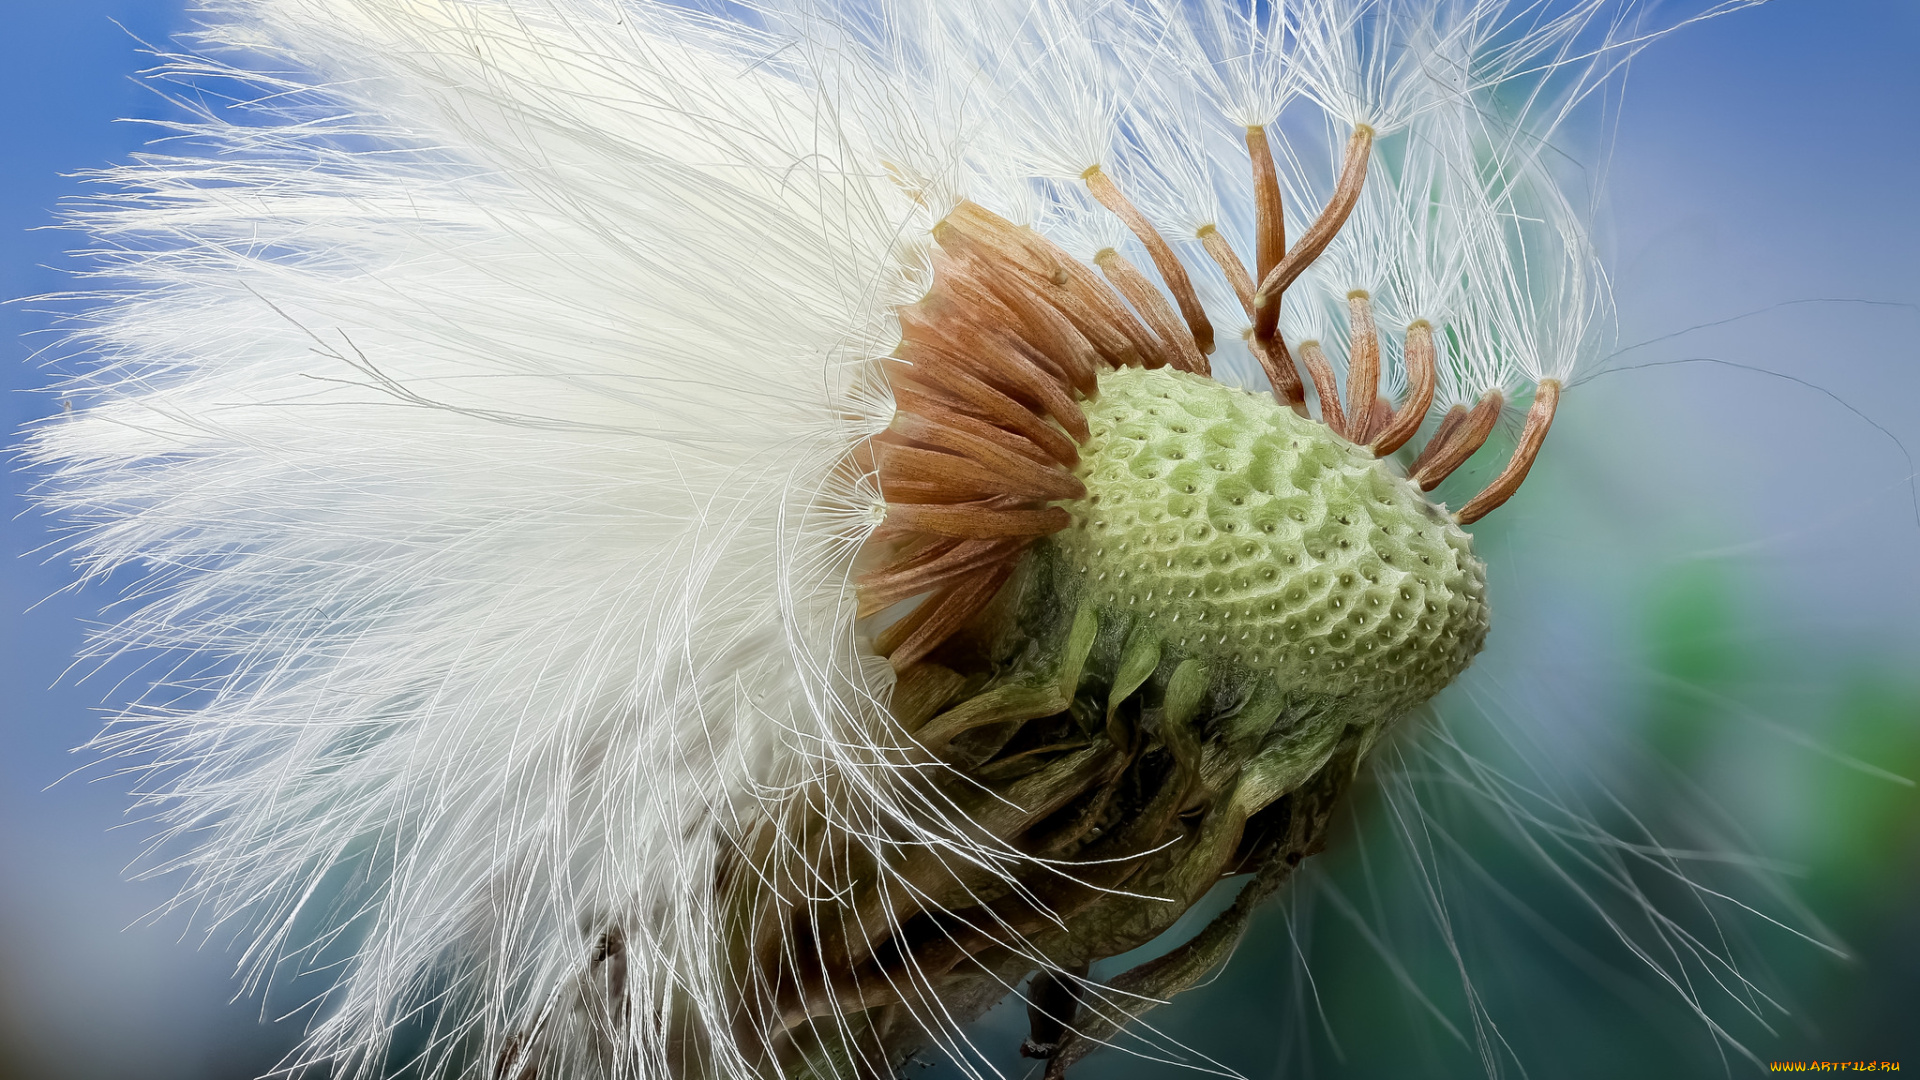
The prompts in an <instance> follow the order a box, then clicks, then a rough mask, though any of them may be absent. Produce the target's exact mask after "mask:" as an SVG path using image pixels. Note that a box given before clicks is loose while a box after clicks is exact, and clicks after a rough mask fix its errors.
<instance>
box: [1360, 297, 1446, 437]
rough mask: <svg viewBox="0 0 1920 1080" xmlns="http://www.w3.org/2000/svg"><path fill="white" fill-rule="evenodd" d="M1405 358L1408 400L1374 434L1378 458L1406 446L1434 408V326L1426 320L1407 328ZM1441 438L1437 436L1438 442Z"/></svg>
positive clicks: (1417, 321)
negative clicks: (1429, 411)
mask: <svg viewBox="0 0 1920 1080" xmlns="http://www.w3.org/2000/svg"><path fill="white" fill-rule="evenodd" d="M1406 358H1407V359H1406V367H1407V400H1406V403H1405V404H1404V405H1402V406H1400V408H1399V410H1398V411H1397V412H1395V413H1394V414H1393V419H1392V421H1390V422H1389V423H1387V424H1386V425H1385V426H1384V427H1382V428H1381V429H1380V430H1379V431H1377V432H1375V434H1374V436H1373V453H1374V456H1375V457H1386V456H1387V455H1388V454H1391V453H1393V452H1394V451H1395V450H1398V449H1400V448H1401V447H1402V446H1405V445H1406V444H1407V440H1408V439H1411V438H1413V436H1414V434H1415V433H1416V432H1418V431H1419V430H1420V422H1421V421H1422V420H1425V419H1426V418H1427V409H1429V408H1431V407H1432V405H1433V381H1434V345H1433V325H1432V324H1431V323H1429V322H1427V320H1425V319H1415V320H1414V321H1413V323H1412V325H1410V326H1408V327H1407V348H1406ZM1438 438H1439V436H1438V434H1437V433H1436V435H1435V439H1436V440H1437V439H1438ZM1428 445H1429V446H1431V445H1432V444H1431V443H1429V444H1428Z"/></svg>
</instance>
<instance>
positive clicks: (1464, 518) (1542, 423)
mask: <svg viewBox="0 0 1920 1080" xmlns="http://www.w3.org/2000/svg"><path fill="white" fill-rule="evenodd" d="M1559 407H1560V380H1559V379H1541V380H1540V385H1539V386H1538V387H1536V388H1535V389H1534V392H1533V407H1532V408H1529V409H1528V410H1527V426H1526V427H1525V428H1522V429H1521V431H1520V445H1519V446H1516V447H1514V448H1513V457H1512V458H1510V459H1508V461H1507V467H1506V468H1505V469H1502V470H1501V471H1500V475H1499V476H1496V477H1494V478H1493V482H1492V483H1490V484H1488V485H1487V486H1486V487H1485V488H1484V489H1483V490H1482V491H1481V492H1480V494H1478V495H1475V496H1474V497H1473V498H1471V499H1469V500H1467V505H1465V506H1463V507H1461V508H1460V512H1459V513H1458V514H1456V515H1454V517H1455V519H1456V520H1458V521H1459V522H1460V524H1462V525H1471V524H1473V523H1474V522H1476V521H1479V520H1480V519H1481V518H1483V517H1486V516H1487V515H1488V514H1490V513H1492V512H1493V511H1495V510H1497V509H1499V507H1500V504H1502V503H1504V502H1506V501H1507V500H1508V499H1510V498H1512V497H1513V493H1514V492H1516V491H1519V490H1520V485H1521V484H1522V483H1523V482H1525V481H1526V479H1527V471H1528V470H1529V469H1532V468H1533V459H1534V458H1535V457H1537V456H1538V455H1539V453H1540V445H1541V444H1542V443H1544V442H1545V441H1546V439H1547V429H1548V428H1550V427H1552V426H1553V414H1554V412H1555V410H1557V409H1558V408H1559Z"/></svg>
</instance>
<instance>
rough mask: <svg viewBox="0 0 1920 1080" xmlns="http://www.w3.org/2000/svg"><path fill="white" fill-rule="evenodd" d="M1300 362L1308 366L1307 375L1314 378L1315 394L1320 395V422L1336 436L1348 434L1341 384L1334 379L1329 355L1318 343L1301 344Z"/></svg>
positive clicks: (1305, 342)
mask: <svg viewBox="0 0 1920 1080" xmlns="http://www.w3.org/2000/svg"><path fill="white" fill-rule="evenodd" d="M1300 362H1301V363H1303V364H1305V365H1307V374H1308V375H1310V376H1312V377H1313V392H1314V393H1316V394H1318V395H1320V422H1321V423H1323V424H1325V425H1327V426H1328V427H1329V428H1332V429H1333V433H1334V434H1336V435H1345V434H1346V433H1347V415H1346V413H1345V412H1344V411H1342V410H1341V408H1340V384H1339V383H1338V382H1336V381H1335V379H1334V377H1333V365H1332V364H1329V363H1327V354H1326V353H1325V352H1323V351H1322V350H1321V348H1320V343H1319V342H1317V341H1303V342H1301V343H1300Z"/></svg>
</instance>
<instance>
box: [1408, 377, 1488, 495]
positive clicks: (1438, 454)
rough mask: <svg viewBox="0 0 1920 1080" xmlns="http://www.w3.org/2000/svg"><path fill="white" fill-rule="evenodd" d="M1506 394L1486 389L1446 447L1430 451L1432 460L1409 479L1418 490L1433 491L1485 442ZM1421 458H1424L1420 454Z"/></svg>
mask: <svg viewBox="0 0 1920 1080" xmlns="http://www.w3.org/2000/svg"><path fill="white" fill-rule="evenodd" d="M1506 403H1507V399H1506V395H1504V394H1502V393H1501V392H1500V391H1498V390H1489V391H1487V392H1486V393H1485V394H1483V395H1481V397H1480V400H1479V401H1478V402H1476V403H1475V404H1474V406H1473V410H1472V411H1471V412H1469V413H1467V416H1466V419H1465V420H1462V421H1461V422H1460V426H1459V427H1457V428H1455V429H1454V430H1453V433H1452V435H1451V436H1450V437H1449V438H1448V439H1447V442H1446V444H1445V445H1443V446H1441V447H1440V449H1438V450H1436V451H1434V452H1433V457H1431V458H1429V459H1428V460H1427V461H1426V462H1425V463H1424V464H1422V465H1421V466H1420V468H1418V469H1417V470H1415V471H1414V472H1413V474H1412V475H1410V476H1408V477H1407V479H1408V480H1409V481H1411V482H1412V483H1415V484H1418V485H1419V486H1420V490H1421V491H1432V490H1433V489H1434V488H1437V487H1439V486H1440V481H1442V480H1445V479H1446V478H1447V477H1449V476H1452V475H1453V470H1455V469H1457V468H1459V467H1460V466H1461V465H1462V464H1464V463H1465V462H1466V460H1467V459H1468V458H1470V457H1472V456H1473V454H1474V451H1476V450H1479V449H1480V447H1481V445H1482V444H1484V443H1485V442H1486V441H1487V436H1488V435H1489V434H1491V433H1492V432H1493V425H1494V424H1495V423H1497V422H1498V421H1499V419H1500V410H1501V409H1502V408H1504V407H1505V406H1506ZM1422 456H1423V457H1424V456H1425V455H1422Z"/></svg>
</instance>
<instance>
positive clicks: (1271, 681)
mask: <svg viewBox="0 0 1920 1080" xmlns="http://www.w3.org/2000/svg"><path fill="white" fill-rule="evenodd" d="M1086 408H1087V420H1088V423H1089V425H1090V427H1091V428H1092V432H1093V436H1092V439H1091V440H1090V441H1089V442H1088V443H1087V444H1086V445H1085V446H1084V447H1082V449H1081V455H1082V457H1081V463H1080V467H1079V469H1078V474H1079V475H1080V477H1081V478H1082V479H1083V480H1085V481H1086V484H1087V490H1088V495H1087V497H1086V498H1085V499H1082V500H1080V501H1078V502H1074V503H1070V504H1065V505H1066V506H1067V509H1068V510H1069V511H1070V512H1071V513H1072V514H1073V518H1074V521H1073V524H1072V526H1070V527H1069V528H1068V529H1067V530H1066V531H1064V532H1062V533H1059V534H1057V535H1056V536H1055V537H1054V538H1053V541H1054V544H1055V545H1056V547H1057V549H1058V550H1059V551H1060V552H1061V554H1062V555H1063V556H1064V557H1065V560H1066V562H1067V565H1068V567H1069V568H1070V569H1069V576H1070V577H1071V578H1074V579H1077V582H1078V585H1077V590H1078V591H1079V592H1080V594H1081V595H1082V597H1084V598H1085V599H1086V600H1088V601H1090V602H1091V603H1092V604H1093V605H1094V606H1095V608H1096V609H1098V610H1100V611H1102V612H1104V613H1109V614H1111V615H1116V616H1118V615H1124V616H1127V617H1130V618H1131V619H1132V620H1133V626H1134V627H1135V633H1138V632H1140V630H1142V629H1146V630H1149V632H1153V633H1157V635H1158V636H1159V637H1160V639H1161V640H1162V641H1163V642H1164V643H1165V654H1166V657H1167V658H1168V659H1169V660H1171V661H1176V662H1177V661H1178V660H1180V659H1187V658H1192V659H1199V660H1202V661H1205V662H1206V663H1207V664H1208V666H1209V667H1210V668H1211V669H1213V670H1215V671H1217V672H1221V673H1228V672H1241V673H1244V674H1245V675H1249V676H1253V677H1254V678H1255V679H1257V681H1260V682H1263V683H1267V684H1268V685H1274V686H1278V687H1283V688H1285V689H1287V690H1288V691H1290V692H1295V693H1308V694H1324V695H1328V696H1329V697H1333V698H1340V699H1347V700H1353V699H1356V698H1365V699H1368V700H1369V701H1370V702H1372V703H1373V704H1374V705H1375V706H1376V707H1377V708H1378V709H1380V710H1381V711H1382V712H1384V713H1386V715H1384V716H1381V717H1379V718H1380V719H1383V720H1384V719H1391V718H1392V716H1393V715H1395V714H1396V713H1397V712H1398V711H1403V710H1404V709H1407V708H1411V707H1412V706H1413V705H1415V704H1418V703H1419V702H1421V701H1424V700H1426V699H1427V698H1428V697H1431V696H1432V695H1433V694H1435V693H1437V692H1438V691H1439V690H1440V689H1441V688H1442V687H1444V686H1446V685H1447V683H1449V682H1451V681H1452V680H1453V678H1454V676H1456V675H1458V674H1459V673H1460V671H1461V670H1462V669H1463V668H1465V667H1466V665H1467V664H1468V662H1469V661H1470V660H1471V659H1472V658H1473V655H1474V654H1475V653H1477V652H1478V651H1479V649H1480V645H1481V642H1482V641H1483V640H1484V638H1485V636H1486V631H1487V607H1486V599H1485V596H1486V593H1485V584H1486V576H1485V570H1484V568H1483V567H1482V565H1481V563H1480V561H1479V560H1478V559H1476V558H1474V556H1473V553H1472V540H1471V538H1470V537H1469V536H1468V535H1467V534H1466V533H1464V532H1462V531H1461V530H1460V529H1459V528H1457V527H1456V526H1454V525H1453V524H1452V523H1451V522H1450V521H1449V520H1448V519H1447V518H1446V516H1445V515H1444V514H1442V513H1441V512H1440V511H1439V510H1437V509H1436V508H1434V507H1433V506H1432V505H1431V504H1429V503H1428V502H1427V501H1426V499H1425V498H1423V497H1422V496H1421V494H1420V493H1419V491H1418V490H1416V489H1415V488H1414V487H1412V486H1411V485H1409V484H1407V483H1406V482H1405V481H1404V480H1402V479H1400V478H1399V477H1397V476H1395V475H1394V474H1393V473H1392V472H1391V471H1389V469H1388V467H1387V466H1386V465H1385V464H1383V463H1381V462H1378V461H1375V460H1374V459H1373V457H1372V455H1371V454H1369V453H1367V452H1366V451H1363V450H1360V449H1359V448H1357V447H1354V446H1353V445H1352V444H1350V443H1348V442H1346V441H1345V440H1344V439H1341V438H1339V437H1338V436H1336V435H1333V434H1332V433H1331V432H1329V431H1328V430H1327V428H1326V427H1324V426H1323V425H1321V424H1318V423H1314V422H1312V421H1309V420H1303V419H1301V418H1300V417H1298V416H1296V415H1295V414H1294V413H1293V412H1292V411H1291V410H1288V409H1284V408H1280V407H1278V406H1276V405H1275V404H1274V402H1273V400H1272V399H1271V398H1270V397H1266V396H1264V395H1254V394H1249V393H1246V392H1245V391H1241V390H1236V389H1234V388H1232V387H1228V386H1224V385H1221V384H1220V383H1216V382H1214V381H1212V380H1211V379H1205V378H1201V377H1199V376H1194V375H1188V374H1185V373H1182V372H1178V371H1174V370H1172V369H1160V370H1156V371H1147V370H1143V369H1140V368H1124V369H1121V370H1118V371H1113V372H1109V373H1107V374H1105V375H1103V376H1102V377H1101V382H1100V395H1099V398H1098V399H1097V400H1095V401H1091V402H1089V403H1087V407H1086Z"/></svg>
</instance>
